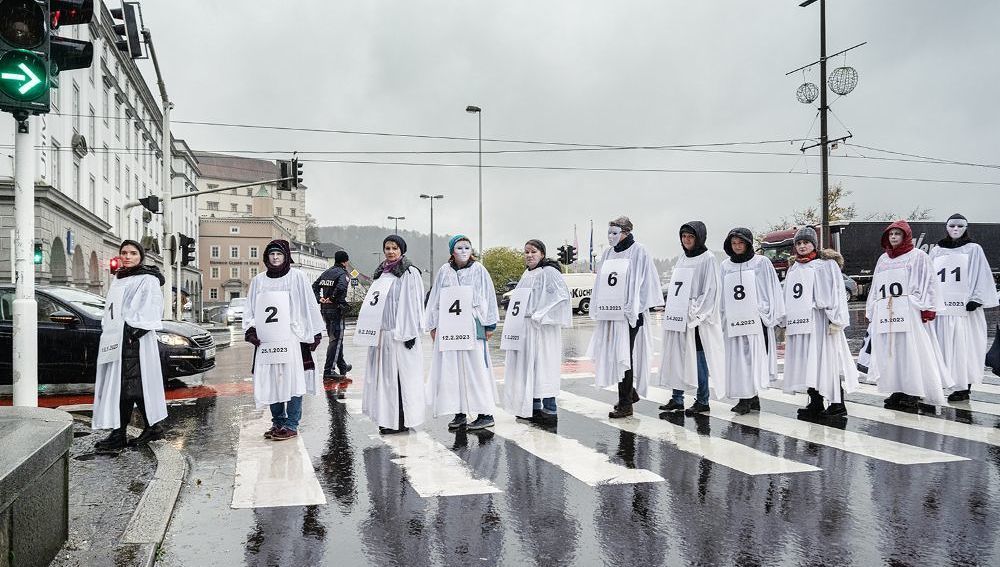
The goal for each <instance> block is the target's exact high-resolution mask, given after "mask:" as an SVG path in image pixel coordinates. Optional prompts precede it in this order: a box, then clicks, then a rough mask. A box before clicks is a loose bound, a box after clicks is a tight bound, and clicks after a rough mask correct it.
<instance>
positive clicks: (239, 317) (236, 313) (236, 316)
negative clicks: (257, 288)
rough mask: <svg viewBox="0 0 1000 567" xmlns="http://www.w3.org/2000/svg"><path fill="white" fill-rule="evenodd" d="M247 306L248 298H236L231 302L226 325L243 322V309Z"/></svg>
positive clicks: (227, 311)
mask: <svg viewBox="0 0 1000 567" xmlns="http://www.w3.org/2000/svg"><path fill="white" fill-rule="evenodd" d="M246 304H247V298H245V297H234V298H232V299H230V300H229V308H228V309H227V310H226V323H228V324H230V325H232V324H233V323H235V322H237V321H239V322H241V323H242V322H243V307H245V306H246Z"/></svg>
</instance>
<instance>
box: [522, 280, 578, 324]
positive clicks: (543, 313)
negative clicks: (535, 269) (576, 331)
mask: <svg viewBox="0 0 1000 567" xmlns="http://www.w3.org/2000/svg"><path fill="white" fill-rule="evenodd" d="M526 273H527V272H526ZM539 276H540V277H539V278H538V282H539V285H538V286H537V287H536V288H535V289H534V290H533V291H532V293H536V294H538V299H537V301H536V302H535V309H534V311H533V312H532V313H531V320H532V321H535V322H536V323H540V324H542V325H560V326H562V327H571V326H572V325H573V308H572V307H571V306H570V303H569V299H570V297H569V288H568V287H567V286H566V280H564V279H563V277H562V274H561V273H559V271H558V270H556V269H555V268H553V267H551V266H550V267H545V268H542V273H541V274H539Z"/></svg>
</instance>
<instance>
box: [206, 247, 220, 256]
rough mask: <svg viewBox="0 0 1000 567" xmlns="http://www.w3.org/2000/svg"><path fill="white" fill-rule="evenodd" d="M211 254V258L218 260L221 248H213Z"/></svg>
mask: <svg viewBox="0 0 1000 567" xmlns="http://www.w3.org/2000/svg"><path fill="white" fill-rule="evenodd" d="M209 254H210V256H211V257H212V258H218V257H219V254H220V252H219V247H218V246H212V248H211V252H209Z"/></svg>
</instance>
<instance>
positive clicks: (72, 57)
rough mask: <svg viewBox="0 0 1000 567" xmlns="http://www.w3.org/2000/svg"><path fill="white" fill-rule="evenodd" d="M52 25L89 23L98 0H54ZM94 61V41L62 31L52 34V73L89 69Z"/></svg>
mask: <svg viewBox="0 0 1000 567" xmlns="http://www.w3.org/2000/svg"><path fill="white" fill-rule="evenodd" d="M49 14H50V18H51V22H52V29H53V30H56V29H58V28H60V27H62V26H76V25H82V24H89V23H90V20H91V19H93V17H94V0H50V2H49ZM93 61H94V44H92V43H90V42H89V41H83V40H80V39H70V38H67V37H60V36H58V35H50V36H49V73H50V74H51V75H52V76H53V77H54V76H56V75H58V74H59V72H60V71H70V70H73V69H86V68H88V67H90V64H91V63H92V62H93Z"/></svg>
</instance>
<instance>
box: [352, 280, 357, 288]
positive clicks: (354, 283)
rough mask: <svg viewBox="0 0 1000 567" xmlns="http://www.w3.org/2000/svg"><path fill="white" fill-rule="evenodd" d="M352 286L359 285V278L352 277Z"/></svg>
mask: <svg viewBox="0 0 1000 567" xmlns="http://www.w3.org/2000/svg"><path fill="white" fill-rule="evenodd" d="M351 287H358V278H351Z"/></svg>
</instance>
